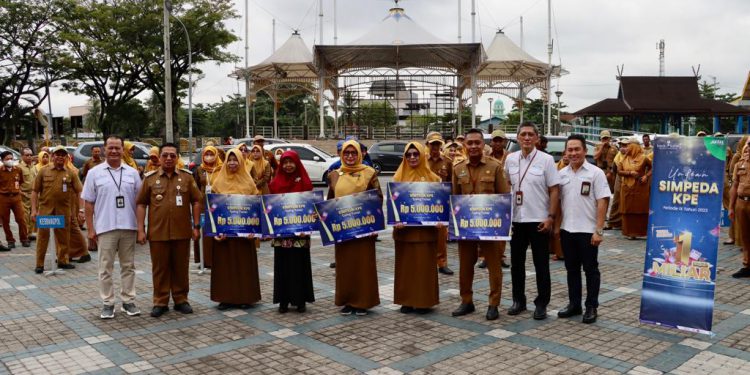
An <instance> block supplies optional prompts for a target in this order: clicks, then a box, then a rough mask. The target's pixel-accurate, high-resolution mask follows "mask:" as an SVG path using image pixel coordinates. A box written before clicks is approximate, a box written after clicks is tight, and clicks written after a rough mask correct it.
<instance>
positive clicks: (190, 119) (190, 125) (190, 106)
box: [174, 17, 193, 160]
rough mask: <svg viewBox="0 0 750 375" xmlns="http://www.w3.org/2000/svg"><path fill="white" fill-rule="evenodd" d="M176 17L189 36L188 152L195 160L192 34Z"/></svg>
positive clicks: (186, 35) (186, 36) (187, 36)
mask: <svg viewBox="0 0 750 375" xmlns="http://www.w3.org/2000/svg"><path fill="white" fill-rule="evenodd" d="M174 19H175V20H176V21H177V22H178V23H179V24H180V26H182V30H184V31H185V38H187V48H188V153H189V154H190V160H193V72H192V70H191V69H192V67H193V53H192V50H191V44H190V35H189V34H188V31H187V27H185V24H184V23H182V21H180V19H179V18H177V17H174Z"/></svg>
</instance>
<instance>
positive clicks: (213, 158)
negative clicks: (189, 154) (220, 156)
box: [203, 155, 216, 164]
mask: <svg viewBox="0 0 750 375" xmlns="http://www.w3.org/2000/svg"><path fill="white" fill-rule="evenodd" d="M203 160H204V161H205V162H206V163H208V164H211V163H213V162H214V160H216V156H211V155H206V157H204V158H203Z"/></svg>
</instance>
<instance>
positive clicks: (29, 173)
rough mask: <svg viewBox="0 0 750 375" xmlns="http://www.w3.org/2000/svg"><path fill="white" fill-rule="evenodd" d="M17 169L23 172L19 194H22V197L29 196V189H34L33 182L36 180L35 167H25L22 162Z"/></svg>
mask: <svg viewBox="0 0 750 375" xmlns="http://www.w3.org/2000/svg"><path fill="white" fill-rule="evenodd" d="M18 168H21V172H23V182H21V192H23V194H24V195H26V194H28V195H29V196H31V189H32V188H33V187H34V180H35V179H36V167H35V166H33V165H26V163H25V162H24V161H23V160H22V161H21V162H20V163H18Z"/></svg>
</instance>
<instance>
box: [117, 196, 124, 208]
mask: <svg viewBox="0 0 750 375" xmlns="http://www.w3.org/2000/svg"><path fill="white" fill-rule="evenodd" d="M115 205H116V206H117V208H125V197H123V196H122V195H118V196H116V197H115Z"/></svg>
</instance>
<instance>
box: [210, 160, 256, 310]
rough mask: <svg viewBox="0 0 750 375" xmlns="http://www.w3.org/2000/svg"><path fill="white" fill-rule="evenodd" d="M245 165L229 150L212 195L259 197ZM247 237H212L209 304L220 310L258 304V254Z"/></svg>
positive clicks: (214, 183) (214, 178)
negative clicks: (213, 302) (212, 303)
mask: <svg viewBox="0 0 750 375" xmlns="http://www.w3.org/2000/svg"><path fill="white" fill-rule="evenodd" d="M245 162H246V161H245V158H244V157H242V153H241V152H240V151H239V150H238V149H236V148H234V149H231V150H229V152H227V155H226V162H225V164H224V166H223V167H222V168H221V169H220V170H219V171H218V172H217V173H216V174H215V175H214V176H213V179H212V184H211V193H213V194H242V195H256V194H258V193H259V191H258V188H256V187H255V182H253V179H252V178H251V177H250V174H249V173H248V172H247V169H245ZM249 237H250V238H249V239H248V238H239V237H234V238H230V237H227V236H226V235H223V234H221V235H218V236H216V237H214V240H215V241H216V242H215V243H214V246H213V264H212V266H213V268H212V269H211V300H212V301H215V302H219V306H218V309H219V310H226V309H228V308H231V307H241V308H247V307H250V305H252V304H254V303H256V302H258V301H260V281H259V278H258V254H257V252H256V248H255V240H254V239H252V237H253V236H252V235H250V236H249Z"/></svg>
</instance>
